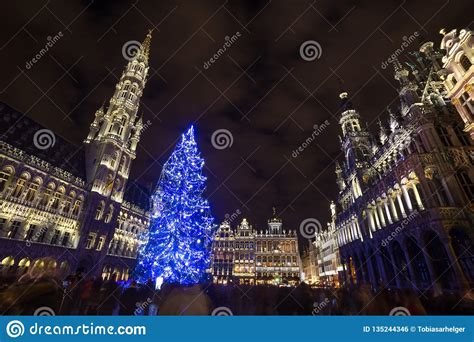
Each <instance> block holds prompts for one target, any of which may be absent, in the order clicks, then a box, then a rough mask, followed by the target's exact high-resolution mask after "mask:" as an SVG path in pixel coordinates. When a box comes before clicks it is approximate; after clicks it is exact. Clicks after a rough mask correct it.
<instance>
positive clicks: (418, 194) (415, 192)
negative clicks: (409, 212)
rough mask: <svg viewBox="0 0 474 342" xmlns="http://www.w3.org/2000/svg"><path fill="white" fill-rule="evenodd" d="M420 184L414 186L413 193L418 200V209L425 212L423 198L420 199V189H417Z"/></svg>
mask: <svg viewBox="0 0 474 342" xmlns="http://www.w3.org/2000/svg"><path fill="white" fill-rule="evenodd" d="M417 185H418V184H413V193H414V194H415V198H416V203H417V205H418V208H420V210H424V209H425V208H424V206H423V203H422V202H421V197H420V193H419V192H418V187H417Z"/></svg>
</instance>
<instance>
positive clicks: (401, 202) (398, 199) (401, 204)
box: [397, 192, 407, 217]
mask: <svg viewBox="0 0 474 342" xmlns="http://www.w3.org/2000/svg"><path fill="white" fill-rule="evenodd" d="M397 201H398V205H399V206H400V211H401V214H402V217H407V214H406V212H405V207H404V206H403V201H402V196H401V195H400V192H397Z"/></svg>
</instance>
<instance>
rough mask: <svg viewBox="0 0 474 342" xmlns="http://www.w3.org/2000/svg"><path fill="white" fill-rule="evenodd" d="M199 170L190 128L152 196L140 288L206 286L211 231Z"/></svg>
mask: <svg viewBox="0 0 474 342" xmlns="http://www.w3.org/2000/svg"><path fill="white" fill-rule="evenodd" d="M203 167H204V159H203V158H201V157H200V153H199V151H198V147H197V144H196V141H195V140H194V128H193V126H191V127H190V128H189V129H188V131H187V132H186V133H184V134H183V135H182V138H181V141H180V142H179V143H178V145H177V146H176V148H175V150H174V152H173V153H172V154H171V157H170V158H169V159H168V161H167V162H166V163H165V165H164V166H163V171H162V173H161V177H160V180H159V182H158V186H157V188H156V191H155V193H154V194H153V196H152V201H153V211H152V222H151V225H150V229H149V233H148V235H147V239H148V241H147V242H146V243H145V244H143V245H142V248H141V249H140V253H139V258H138V265H137V267H136V270H135V274H136V276H137V278H138V280H139V281H140V282H146V281H147V279H150V278H151V279H152V280H153V281H156V280H157V279H159V281H160V282H161V281H164V282H167V283H179V284H183V285H191V284H197V283H199V282H201V281H202V280H204V278H205V274H206V270H207V269H208V267H209V263H210V254H211V244H212V240H213V237H214V232H215V226H214V225H213V222H214V218H213V217H212V215H211V212H210V208H209V203H208V201H207V200H206V199H204V198H203V197H202V195H203V192H204V190H205V182H206V177H204V176H203V175H202V168H203Z"/></svg>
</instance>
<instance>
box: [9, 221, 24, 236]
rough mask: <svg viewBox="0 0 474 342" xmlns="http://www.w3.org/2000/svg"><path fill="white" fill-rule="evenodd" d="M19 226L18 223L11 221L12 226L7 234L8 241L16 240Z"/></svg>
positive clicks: (19, 223)
mask: <svg viewBox="0 0 474 342" xmlns="http://www.w3.org/2000/svg"><path fill="white" fill-rule="evenodd" d="M20 226H21V222H20V221H13V223H12V226H11V228H10V231H9V232H8V237H9V238H10V239H15V238H16V236H17V234H18V230H19V229H20Z"/></svg>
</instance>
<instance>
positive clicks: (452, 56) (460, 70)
mask: <svg viewBox="0 0 474 342" xmlns="http://www.w3.org/2000/svg"><path fill="white" fill-rule="evenodd" d="M441 33H442V34H444V37H443V39H442V41H441V48H442V49H444V50H445V51H446V54H445V56H444V57H443V67H444V68H445V75H444V80H445V81H444V85H445V87H446V90H447V92H448V93H447V97H448V98H449V99H451V102H452V103H453V104H454V106H455V107H456V109H457V111H458V112H459V115H461V118H462V119H463V121H464V123H465V127H464V131H465V132H468V133H469V134H470V136H471V138H472V139H474V36H473V32H472V31H469V30H461V31H460V32H459V33H458V31H457V30H452V31H450V32H449V33H446V32H445V31H444V30H442V31H441Z"/></svg>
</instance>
